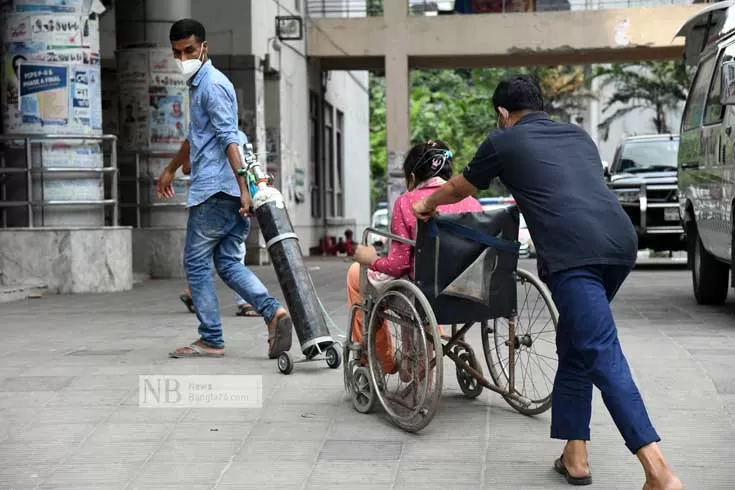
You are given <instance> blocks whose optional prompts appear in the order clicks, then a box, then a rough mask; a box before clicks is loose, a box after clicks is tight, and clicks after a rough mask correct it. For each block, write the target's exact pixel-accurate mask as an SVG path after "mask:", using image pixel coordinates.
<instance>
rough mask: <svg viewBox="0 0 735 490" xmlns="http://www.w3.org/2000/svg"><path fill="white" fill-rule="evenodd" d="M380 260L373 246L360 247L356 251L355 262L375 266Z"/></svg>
mask: <svg viewBox="0 0 735 490" xmlns="http://www.w3.org/2000/svg"><path fill="white" fill-rule="evenodd" d="M376 260H378V252H376V251H375V248H373V247H372V246H371V245H358V246H357V248H356V249H355V261H357V262H358V263H360V264H362V265H373V262H375V261H376Z"/></svg>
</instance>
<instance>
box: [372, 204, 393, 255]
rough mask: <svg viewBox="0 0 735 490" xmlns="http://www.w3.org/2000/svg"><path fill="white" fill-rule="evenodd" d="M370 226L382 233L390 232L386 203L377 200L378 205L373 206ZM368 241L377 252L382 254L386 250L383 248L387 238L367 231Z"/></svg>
mask: <svg viewBox="0 0 735 490" xmlns="http://www.w3.org/2000/svg"><path fill="white" fill-rule="evenodd" d="M370 228H374V229H376V230H378V231H382V232H384V233H388V232H390V222H389V221H388V203H386V202H379V203H378V205H377V206H376V207H375V211H374V212H373V217H372V219H371V220H370ZM368 243H369V244H371V245H373V246H374V247H375V249H376V250H377V251H378V254H381V255H382V254H384V253H386V252H387V250H384V249H385V248H386V247H385V245H386V243H387V239H386V238H385V237H383V236H380V235H375V234H373V233H369V234H368Z"/></svg>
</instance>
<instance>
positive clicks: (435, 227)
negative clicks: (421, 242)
mask: <svg viewBox="0 0 735 490" xmlns="http://www.w3.org/2000/svg"><path fill="white" fill-rule="evenodd" d="M439 228H443V229H445V230H448V231H450V232H452V233H453V234H454V235H457V236H461V237H462V238H466V239H468V240H472V241H475V242H478V243H482V244H485V245H487V246H488V247H490V248H494V249H496V250H502V251H504V252H510V253H514V254H515V253H518V251H519V250H520V248H521V245H520V243H518V242H510V241H508V240H503V239H501V238H497V237H494V236H492V235H491V234H489V233H485V232H482V231H479V230H475V229H473V228H470V227H468V226H465V225H461V224H459V223H455V222H453V221H448V220H437V219H432V220H431V221H430V222H429V236H430V237H431V238H436V237H437V236H438V234H439Z"/></svg>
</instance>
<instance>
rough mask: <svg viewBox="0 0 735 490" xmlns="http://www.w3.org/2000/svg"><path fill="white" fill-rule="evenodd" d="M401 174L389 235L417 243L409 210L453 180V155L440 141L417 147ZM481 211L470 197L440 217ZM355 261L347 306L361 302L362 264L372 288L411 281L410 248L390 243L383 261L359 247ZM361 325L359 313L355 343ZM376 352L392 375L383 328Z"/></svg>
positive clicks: (349, 277)
mask: <svg viewBox="0 0 735 490" xmlns="http://www.w3.org/2000/svg"><path fill="white" fill-rule="evenodd" d="M403 173H404V176H405V178H406V187H407V188H408V192H406V193H404V194H402V195H401V196H400V197H399V198H398V199H397V200H396V203H395V205H394V206H393V215H392V218H391V224H390V232H391V233H392V234H393V235H397V236H400V237H403V238H406V239H409V240H412V241H413V240H415V239H416V218H415V217H414V215H413V211H412V207H411V206H412V205H413V203H414V202H416V201H420V200H421V199H423V198H424V197H426V196H428V195H430V194H432V193H433V192H434V191H435V190H436V189H438V188H439V187H441V186H442V185H444V183H446V182H447V180H449V179H450V178H451V177H452V152H451V151H450V150H449V147H447V145H446V144H445V143H443V142H442V141H431V140H429V141H427V142H425V143H419V144H417V145H415V146H414V147H413V148H411V150H410V151H409V152H408V154H407V155H406V159H405V160H404V162H403ZM481 211H482V205H480V202H479V201H478V200H477V199H475V198H473V197H467V198H465V199H463V200H461V201H459V202H457V203H455V204H450V205H448V206H442V207H441V208H440V209H439V212H441V213H442V214H458V213H464V212H481ZM355 261H356V263H354V264H352V265H351V266H350V269H349V271H348V272H347V299H348V301H349V305H350V306H352V305H354V304H359V303H362V301H363V299H362V296H361V294H360V265H361V264H362V265H365V266H368V281H369V282H370V284H371V286H373V287H375V288H380V287H381V286H383V285H385V284H387V283H388V282H390V281H391V280H393V279H397V278H401V277H403V276H406V275H408V276H409V278H411V279H413V247H412V246H410V245H407V244H404V243H400V242H397V241H391V244H390V250H389V251H388V255H387V256H385V257H378V254H377V252H376V251H375V248H374V247H373V246H372V245H358V246H357V249H356V250H355ZM362 322H363V318H362V311H358V312H356V314H355V321H354V323H353V325H352V326H351V328H352V339H353V340H354V341H355V342H362ZM376 351H377V352H376V353H377V356H378V359H379V360H380V362H381V364H382V366H383V372H385V373H395V362H394V351H393V343H392V339H391V333H390V330H389V329H388V328H386V326H385V325H382V326H381V327H379V329H378V334H377V336H376Z"/></svg>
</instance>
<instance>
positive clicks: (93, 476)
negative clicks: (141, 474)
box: [41, 463, 139, 490]
mask: <svg viewBox="0 0 735 490" xmlns="http://www.w3.org/2000/svg"><path fill="white" fill-rule="evenodd" d="M138 468H139V465H137V464H130V463H127V464H125V463H102V464H90V463H87V464H82V465H64V466H62V467H61V468H59V469H58V470H56V471H55V472H53V473H52V474H51V475H50V476H49V477H48V478H47V479H45V480H44V481H43V484H42V485H41V488H42V489H44V490H45V489H55V490H58V489H60V488H81V487H85V486H87V487H92V486H96V487H97V488H124V487H125V485H123V483H125V482H127V481H129V480H130V479H131V478H132V477H133V476H134V475H135V473H136V472H137V471H138Z"/></svg>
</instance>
